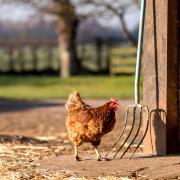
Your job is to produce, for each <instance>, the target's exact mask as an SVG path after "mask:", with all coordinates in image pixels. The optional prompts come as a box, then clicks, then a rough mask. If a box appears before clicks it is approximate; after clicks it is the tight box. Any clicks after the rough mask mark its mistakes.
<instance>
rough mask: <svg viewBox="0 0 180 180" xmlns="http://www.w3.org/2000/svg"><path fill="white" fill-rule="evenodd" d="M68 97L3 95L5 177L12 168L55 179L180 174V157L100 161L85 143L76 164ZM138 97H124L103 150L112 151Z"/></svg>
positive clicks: (0, 168)
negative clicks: (69, 129) (127, 109)
mask: <svg viewBox="0 0 180 180" xmlns="http://www.w3.org/2000/svg"><path fill="white" fill-rule="evenodd" d="M64 102H65V101H64V100H53V101H51V100H50V101H12V100H0V122H1V125H0V160H1V161H2V162H3V163H2V162H1V163H0V179H2V178H1V176H2V177H5V179H8V178H6V177H9V176H8V175H9V174H12V173H15V176H16V178H17V179H18V177H20V175H19V174H20V173H22V174H23V177H26V176H27V177H28V178H29V179H33V178H34V176H32V174H36V173H37V176H35V177H36V179H48V178H47V177H48V176H49V177H53V178H54V179H58V178H60V177H61V178H60V179H65V178H68V177H69V178H71V177H81V178H87V179H88V178H92V177H98V178H100V177H110V179H111V178H114V177H129V178H132V177H135V178H145V179H150V178H160V177H161V178H162V179H175V178H176V179H178V178H180V156H176V157H168V158H157V157H156V158H154V157H151V158H150V157H148V158H142V157H141V158H135V159H133V160H131V161H129V160H127V159H123V160H118V159H116V160H114V161H102V162H96V161H95V160H92V159H93V157H94V151H93V149H92V147H91V146H90V145H89V144H84V145H82V146H81V147H80V154H81V155H82V157H83V158H84V161H81V162H78V163H74V159H73V158H72V156H71V155H72V154H73V146H72V144H71V142H70V141H69V139H68V135H67V132H66V127H65V117H66V111H65V108H64ZM86 102H87V103H89V104H90V105H92V106H99V105H101V104H103V103H104V102H105V101H104V100H87V101H86ZM132 102H133V101H131V100H121V102H120V104H121V106H120V111H119V112H118V113H117V123H116V126H115V128H114V130H113V131H112V132H111V133H109V134H107V135H106V136H105V137H104V138H103V139H102V143H101V145H100V147H99V150H100V152H101V154H104V153H105V152H107V150H109V148H110V147H111V146H112V144H113V142H114V141H115V140H116V138H117V136H118V135H119V134H120V133H121V130H122V127H123V123H124V122H123V121H124V114H125V113H124V112H125V107H126V106H127V105H128V104H131V103H132ZM130 127H131V126H130V123H129V124H128V127H127V129H128V130H129V129H130ZM141 135H142V132H141V133H140V136H141ZM140 136H139V137H138V138H140ZM124 138H125V136H124ZM131 139H132V137H131ZM136 142H137V141H136ZM136 142H135V144H136ZM127 145H128V144H126V146H127ZM134 146H135V145H134ZM134 146H133V147H132V149H133V148H134ZM132 149H131V150H130V152H131V151H132ZM141 150H142V146H141V148H140V149H139V150H138V154H141ZM141 156H142V154H141ZM88 158H90V159H89V160H88ZM32 163H35V165H34V164H32ZM15 164H16V165H15ZM17 164H18V166H17ZM12 167H13V168H12ZM40 169H41V171H39V170H40ZM34 170H36V172H34ZM25 172H26V173H25ZM30 172H32V173H31V174H30ZM18 173H19V174H18ZM49 173H50V174H49ZM44 174H45V175H44ZM55 175H56V176H55ZM21 176H22V175H21ZM32 177H33V178H32ZM28 178H26V179H28ZM19 179H20V178H19ZM22 179H23V178H22ZM34 179H35V178H34Z"/></svg>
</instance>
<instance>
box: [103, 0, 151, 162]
mask: <svg viewBox="0 0 180 180" xmlns="http://www.w3.org/2000/svg"><path fill="white" fill-rule="evenodd" d="M145 6H146V0H142V1H141V13H140V24H139V38H138V49H137V59H136V72H135V84H134V98H135V104H132V105H129V106H128V107H127V109H126V115H125V122H124V127H123V130H122V132H121V134H120V135H119V137H118V138H117V140H116V142H115V143H114V145H113V146H112V148H111V150H110V151H109V152H108V153H107V154H106V155H105V158H107V157H108V155H109V154H110V153H111V152H112V151H113V149H114V147H115V146H116V145H117V144H118V142H119V141H120V140H121V138H122V137H123V135H124V132H125V130H126V126H127V122H128V117H129V113H130V111H131V109H132V110H133V111H132V114H133V117H132V127H131V128H130V131H129V134H128V135H127V137H126V138H125V140H124V142H123V143H122V144H121V146H120V147H119V148H118V149H117V151H116V152H115V154H114V155H113V156H112V157H111V158H110V159H109V158H107V159H109V160H111V159H114V158H115V157H116V156H117V154H118V153H119V151H120V150H121V149H122V148H123V147H124V145H125V144H126V142H127V141H128V139H129V137H130V136H131V134H132V132H133V129H134V127H135V122H136V114H137V113H138V114H139V117H138V119H139V126H138V128H137V131H136V133H135V136H134V138H133V139H132V141H131V142H130V143H129V145H128V146H127V148H126V149H125V151H124V152H123V153H122V155H121V156H120V158H122V157H123V156H124V155H125V154H126V152H127V151H128V150H129V149H130V147H131V145H132V144H133V142H134V141H135V139H136V138H137V136H138V134H139V132H140V129H141V125H142V115H143V112H144V113H145V118H146V121H147V123H146V128H145V131H144V134H143V136H142V138H141V139H140V141H139V143H138V145H137V146H136V148H135V150H134V152H133V153H132V155H131V156H130V158H129V159H131V158H132V157H133V155H134V154H135V152H136V151H137V149H138V148H139V146H140V145H141V143H142V142H143V140H144V138H145V136H146V134H147V131H148V127H149V108H148V107H147V106H146V105H143V104H140V95H139V94H140V93H139V84H140V68H141V59H142V43H143V32H144V17H145Z"/></svg>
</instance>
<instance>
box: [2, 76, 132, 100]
mask: <svg viewBox="0 0 180 180" xmlns="http://www.w3.org/2000/svg"><path fill="white" fill-rule="evenodd" d="M73 90H75V91H79V92H80V93H81V95H82V96H83V97H85V98H110V97H118V98H132V97H133V92H134V76H113V77H111V76H76V77H71V78H67V79H63V78H59V77H48V76H42V77H40V76H26V77H22V76H0V98H11V99H25V100H42V99H44V100H45V99H55V98H67V97H68V95H69V93H70V92H72V91H73Z"/></svg>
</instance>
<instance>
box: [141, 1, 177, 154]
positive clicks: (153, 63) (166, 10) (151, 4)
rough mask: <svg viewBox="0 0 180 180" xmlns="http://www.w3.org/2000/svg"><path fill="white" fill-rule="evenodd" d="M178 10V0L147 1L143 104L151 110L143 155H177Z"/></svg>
mask: <svg viewBox="0 0 180 180" xmlns="http://www.w3.org/2000/svg"><path fill="white" fill-rule="evenodd" d="M178 10H180V8H179V6H178V0H163V1H162V0H148V1H147V6H146V17H145V34H144V48H143V49H144V52H143V60H144V61H143V62H144V63H143V73H144V84H143V103H144V104H146V105H148V106H149V108H150V110H151V114H150V118H151V126H150V129H149V131H148V134H147V137H146V138H145V140H144V152H145V153H152V152H153V151H154V153H155V154H159V155H165V154H176V153H178V152H180V149H179V142H180V141H179V135H178V133H179V59H178V31H177V29H178V23H177V20H178ZM144 124H145V123H144Z"/></svg>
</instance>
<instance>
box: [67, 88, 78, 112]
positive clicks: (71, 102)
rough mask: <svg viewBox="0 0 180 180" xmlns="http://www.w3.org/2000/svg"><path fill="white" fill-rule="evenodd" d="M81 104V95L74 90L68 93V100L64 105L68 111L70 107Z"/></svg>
mask: <svg viewBox="0 0 180 180" xmlns="http://www.w3.org/2000/svg"><path fill="white" fill-rule="evenodd" d="M80 104H81V96H80V94H79V93H78V92H76V91H74V92H73V93H71V94H70V95H69V98H68V100H67V101H66V104H65V107H66V110H67V111H68V110H69V109H71V108H77V107H79V105H80Z"/></svg>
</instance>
